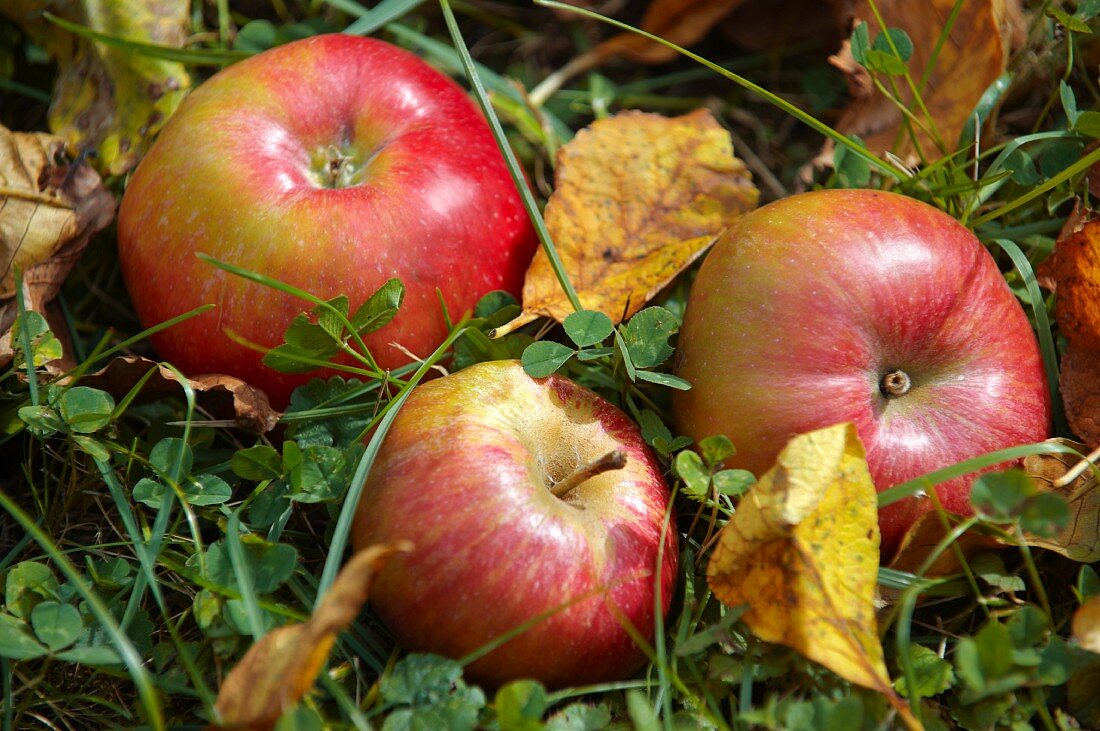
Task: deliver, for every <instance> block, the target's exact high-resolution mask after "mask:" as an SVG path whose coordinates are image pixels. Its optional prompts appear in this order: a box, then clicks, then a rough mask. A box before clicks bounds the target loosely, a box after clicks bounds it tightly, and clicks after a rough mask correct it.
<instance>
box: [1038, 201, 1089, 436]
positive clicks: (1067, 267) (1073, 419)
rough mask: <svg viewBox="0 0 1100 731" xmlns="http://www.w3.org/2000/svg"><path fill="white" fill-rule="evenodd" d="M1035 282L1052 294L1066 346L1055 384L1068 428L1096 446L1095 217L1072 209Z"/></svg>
mask: <svg viewBox="0 0 1100 731" xmlns="http://www.w3.org/2000/svg"><path fill="white" fill-rule="evenodd" d="M1037 273H1038V275H1039V281H1040V283H1042V285H1043V286H1044V287H1047V288H1048V289H1051V290H1053V291H1054V292H1056V293H1057V294H1058V301H1057V305H1056V309H1055V317H1056V319H1057V321H1058V328H1059V329H1060V330H1061V332H1062V334H1063V335H1065V336H1066V340H1067V343H1068V347H1067V348H1066V352H1065V354H1064V355H1063V357H1062V368H1061V375H1060V385H1061V391H1062V401H1063V402H1064V404H1065V409H1066V419H1067V421H1068V422H1069V426H1070V429H1072V430H1073V433H1074V434H1076V435H1077V436H1078V437H1079V438H1080V439H1081V440H1082V441H1084V442H1085V443H1086V444H1088V445H1089V447H1091V448H1095V447H1097V446H1098V445H1100V218H1096V217H1095V216H1094V214H1093V213H1092V212H1091V211H1088V210H1084V209H1080V208H1079V209H1077V210H1075V211H1074V213H1073V215H1072V216H1071V217H1070V219H1069V220H1068V221H1067V222H1066V225H1065V227H1063V229H1062V233H1061V235H1059V237H1058V241H1057V242H1056V243H1055V245H1054V252H1053V253H1052V254H1051V255H1050V256H1049V257H1047V259H1046V260H1045V261H1044V262H1043V263H1042V264H1041V265H1040V266H1039V269H1038V272H1037Z"/></svg>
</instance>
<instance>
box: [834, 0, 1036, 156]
mask: <svg viewBox="0 0 1100 731" xmlns="http://www.w3.org/2000/svg"><path fill="white" fill-rule="evenodd" d="M956 5H958V3H957V2H956V0H931V1H930V2H928V3H925V4H922V5H921V7H920V9H919V11H918V12H914V7H913V6H912V4H911V3H907V2H905V0H876V3H875V6H876V7H877V9H878V11H879V12H880V14H881V15H882V19H883V21H884V22H885V24H886V27H888V28H901V29H903V30H904V31H905V32H906V33H907V34H908V35H909V37H910V39H911V40H912V41H913V55H912V57H911V58H910V60H909V64H908V66H909V73H910V76H911V77H912V79H913V81H914V83H919V82H920V79H921V76H922V74H923V73H924V69H925V66H926V65H927V63H928V62H929V60H931V58H932V54H933V51H934V50H935V47H936V45H937V42H938V40H939V38H940V35H941V33H942V31H943V29H944V27H945V26H946V23H947V20H948V18H949V16H950V15H951V12H952V10H953V9H954V8H955V6H956ZM850 17H851V19H852V21H866V22H867V23H868V25H869V28H868V29H869V31H870V36H871V39H872V40H873V39H874V38H875V36H877V35H878V33H879V32H880V30H881V26H880V25H879V24H878V21H877V20H876V18H875V14H874V13H873V12H872V10H871V3H870V0H858V1H857V2H856V3H855V4H854V6H853V8H852V11H851V14H850ZM851 25H852V26H853V27H854V25H855V22H852V23H851ZM1022 28H1023V14H1022V11H1021V9H1020V2H1019V0H971V1H970V2H966V3H962V6H961V10H960V12H959V15H958V18H957V19H956V21H955V23H954V25H953V26H952V27H951V32H950V36H949V39H948V41H947V42H946V43H944V44H943V46H942V48H941V50H940V53H939V56H938V57H937V58H936V64H935V66H934V68H933V69H932V72H931V74H930V75H929V77H928V83H927V84H926V85H925V86H924V88H923V90H922V92H921V97H922V98H923V100H924V102H925V105H926V107H927V109H928V113H929V115H930V116H931V119H932V121H933V123H934V129H935V130H936V131H937V132H938V136H939V141H940V142H942V144H943V147H942V148H940V146H939V145H938V144H937V142H936V141H935V139H934V137H933V136H932V135H930V134H929V133H928V132H927V131H922V130H919V129H917V130H916V133H917V134H916V137H917V143H918V144H919V149H920V150H921V151H923V153H924V154H925V155H927V156H930V157H932V158H933V159H934V158H937V157H939V156H940V155H942V154H945V153H949V152H953V151H954V149H955V144H956V142H957V140H958V137H959V135H960V134H961V132H962V129H963V127H964V126H965V124H966V122H967V119H968V118H969V117H970V115H971V113H972V112H973V111H974V107H975V106H976V105H977V103H978V100H979V99H980V98H981V96H982V94H983V93H984V92H985V90H986V88H988V87H989V85H990V84H992V83H993V82H994V81H995V80H996V79H997V77H999V76H1000V75H1001V74H1002V73H1004V71H1005V66H1006V63H1007V60H1008V56H1009V51H1010V50H1011V47H1012V45H1013V44H1014V43H1016V42H1017V41H1018V39H1019V38H1020V33H1021V32H1022ZM830 61H831V62H832V63H833V64H834V65H835V66H837V68H839V69H840V70H841V71H843V72H844V73H845V74H847V75H848V77H849V80H850V84H849V88H850V91H852V95H853V99H852V102H851V104H850V105H849V106H848V108H847V109H846V110H845V111H844V113H843V115H842V116H841V118H840V120H838V122H837V124H836V127H837V129H838V130H840V131H841V132H843V133H845V134H854V135H858V136H860V137H861V138H862V139H863V141H864V142H865V143H866V144H867V147H868V149H870V150H871V151H872V152H874V153H881V152H884V151H887V150H889V151H893V152H894V153H896V154H898V155H899V156H900V157H902V159H904V160H905V161H906V162H915V161H917V160H919V155H916V154H915V148H914V146H913V142H912V140H911V139H910V138H909V137H908V135H903V137H902V139H901V141H900V143H899V144H898V145H897V147H895V143H896V142H897V140H898V133H899V130H901V129H902V123H903V116H902V112H901V110H899V109H898V107H897V106H896V105H895V104H894V102H892V101H891V100H890V99H888V98H887V97H886V96H884V95H883V94H881V93H879V92H878V91H877V90H876V89H874V88H873V87H872V86H870V83H869V82H870V79H869V78H865V77H866V74H867V72H866V70H865V69H864V68H863V67H862V66H860V65H859V64H857V63H856V62H855V60H854V59H853V58H852V55H851V47H850V44H848V43H847V42H846V43H845V44H844V46H843V47H842V49H841V51H840V52H839V53H838V54H836V55H835V56H833V57H831V58H830ZM959 69H966V73H959ZM886 86H887V88H890V87H889V83H888V82H886ZM898 88H899V91H900V96H901V99H902V101H903V102H904V103H905V104H906V106H907V107H908V108H910V109H911V110H913V112H914V113H915V114H916V115H917V118H918V119H920V120H921V121H922V122H925V123H927V120H925V119H924V118H923V117H924V115H923V114H922V112H921V111H920V109H919V107H917V106H916V105H915V103H914V101H913V95H912V93H911V91H910V90H909V88H908V85H907V84H906V83H905V82H904V81H901V80H900V79H899V80H898Z"/></svg>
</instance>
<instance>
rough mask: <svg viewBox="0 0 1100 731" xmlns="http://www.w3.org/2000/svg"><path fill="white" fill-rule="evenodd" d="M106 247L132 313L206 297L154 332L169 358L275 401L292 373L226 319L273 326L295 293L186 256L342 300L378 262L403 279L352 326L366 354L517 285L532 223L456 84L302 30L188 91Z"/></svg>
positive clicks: (252, 330) (369, 288) (433, 334)
mask: <svg viewBox="0 0 1100 731" xmlns="http://www.w3.org/2000/svg"><path fill="white" fill-rule="evenodd" d="M118 223H119V231H118V240H119V255H120V257H121V261H122V269H123V274H124V275H125V278H126V284H127V287H128V289H129V292H130V295H131V297H132V299H133V302H134V307H135V308H136V310H137V313H138V316H139V318H140V319H141V322H142V324H143V325H145V326H150V325H154V324H156V323H159V322H162V321H164V320H166V319H168V318H171V317H173V316H176V315H179V314H181V313H183V312H186V311H188V310H190V309H192V308H195V307H198V306H199V305H202V304H205V303H215V304H216V305H217V308H216V309H215V310H212V311H210V312H208V313H206V314H204V315H202V316H201V317H197V318H194V319H192V320H189V321H187V322H186V323H184V324H182V325H179V326H177V327H174V328H171V329H169V330H167V331H165V332H163V333H160V334H159V335H156V336H154V337H153V343H154V345H155V346H156V347H157V349H158V350H159V351H160V354H161V355H162V356H163V357H164V358H166V359H168V360H170V361H172V362H173V363H175V364H176V365H178V366H179V367H181V368H182V369H183V370H185V371H188V372H191V373H198V372H204V373H205V372H218V373H227V374H230V375H234V376H238V377H240V378H243V379H245V380H246V381H249V382H250V383H252V384H254V385H256V386H259V387H260V388H262V389H263V390H265V391H266V392H267V393H268V395H269V396H271V397H272V400H273V401H275V402H276V403H280V404H282V403H285V402H286V401H287V400H288V398H289V395H290V392H291V391H292V390H293V388H294V387H295V386H296V385H299V384H301V383H303V382H305V381H306V380H307V379H308V376H301V375H296V376H290V375H283V374H279V373H276V372H275V371H272V370H270V369H268V368H266V367H264V366H263V365H262V364H261V363H260V358H261V356H260V355H259V354H257V353H255V352H253V351H251V350H249V349H247V348H245V347H243V346H241V345H238V344H235V343H234V342H232V341H231V340H230V339H229V338H228V337H226V335H225V334H224V331H225V330H232V331H234V332H236V333H238V334H239V335H242V336H244V337H245V338H247V339H248V340H251V341H253V342H257V343H260V344H262V345H265V346H274V345H277V344H279V343H280V342H281V337H282V334H283V331H284V330H285V329H286V327H287V325H289V324H290V322H291V320H292V319H293V318H294V316H295V315H296V314H297V313H299V312H301V311H302V310H304V309H308V308H309V307H310V306H309V305H308V303H304V302H302V301H301V300H298V299H295V298H293V297H290V296H287V295H284V294H282V293H280V292H278V291H275V290H272V289H269V288H265V287H262V286H260V285H257V284H253V283H251V282H248V281H246V280H243V279H240V278H237V277H234V276H232V275H230V274H227V273H225V272H223V271H220V270H218V269H215V268H213V267H212V266H210V265H209V264H206V263H204V262H202V261H200V260H199V259H197V258H196V257H195V253H196V252H205V253H206V254H209V255H211V256H213V257H215V258H217V259H221V260H224V261H228V262H230V263H232V264H236V265H239V266H242V267H245V268H247V269H252V270H255V271H259V272H262V273H264V274H267V275H269V276H271V277H275V278H277V279H280V280H283V281H285V282H289V283H290V284H293V285H296V286H298V287H300V288H302V289H305V290H307V291H309V292H312V293H314V294H317V295H319V296H322V297H326V298H327V297H333V296H336V295H338V294H345V295H348V296H349V297H350V298H351V302H352V308H354V307H356V306H358V304H359V302H361V301H362V300H364V299H365V298H366V297H368V296H369V295H370V294H371V293H372V292H374V291H375V290H376V289H377V288H378V287H379V286H381V285H382V284H383V283H385V282H386V281H387V280H388V279H390V278H391V277H399V278H400V279H401V280H402V281H403V282H404V284H405V286H406V288H407V292H406V296H405V303H404V306H403V307H402V308H401V311H400V313H399V314H398V315H397V318H396V319H395V320H394V322H393V323H392V324H390V325H389V326H387V327H386V328H385V329H383V330H381V331H380V332H378V333H375V334H373V335H371V336H369V337H367V338H366V342H367V345H368V346H369V347H371V349H372V351H373V353H374V355H375V356H376V358H377V360H378V362H379V364H380V365H381V366H382V367H383V368H392V367H395V366H398V365H400V364H402V363H405V362H408V357H407V356H406V355H403V354H402V353H401V352H400V351H399V350H398V349H396V348H394V347H393V346H392V345H391V343H395V342H396V343H398V344H400V345H402V346H404V347H405V348H408V349H409V350H410V351H412V352H413V353H415V354H416V355H419V356H421V357H423V356H426V355H428V354H429V353H430V352H431V351H432V350H433V349H434V348H435V347H436V346H437V345H438V343H439V342H440V341H441V340H442V339H443V337H444V336H445V335H446V327H445V323H444V318H443V316H442V314H441V311H440V306H439V300H438V298H437V296H436V289H437V288H438V289H439V290H440V292H442V296H443V299H444V300H445V302H446V303H447V306H448V308H449V309H450V312H451V313H452V315H458V314H461V313H462V312H463V311H464V310H467V309H469V308H471V307H472V306H473V305H474V304H475V303H476V302H477V300H478V298H480V297H481V296H482V295H483V294H485V293H486V292H489V291H491V290H494V289H506V290H509V291H511V292H512V293H515V294H518V292H519V290H520V288H521V286H522V282H523V275H524V271H525V270H526V267H527V264H528V262H529V261H530V258H531V256H532V254H533V253H534V248H535V246H536V238H535V234H534V231H533V229H532V227H531V225H530V222H529V221H528V219H527V216H526V214H525V212H524V210H523V208H522V205H521V203H520V198H519V195H518V194H517V192H516V190H515V187H514V185H513V183H512V180H511V178H510V177H509V174H508V171H507V169H506V167H505V164H504V160H503V158H502V156H501V154H500V152H499V150H498V149H497V147H496V144H495V143H494V141H493V138H492V135H491V133H490V131H489V128H488V125H487V124H486V122H485V120H484V118H483V117H482V116H481V114H480V112H479V111H478V110H477V109H476V108H475V106H474V105H473V103H472V102H471V101H470V99H469V98H468V97H467V96H466V94H465V92H464V91H463V90H462V89H461V88H460V87H459V86H458V85H456V84H455V83H454V82H452V81H451V80H450V79H448V78H447V77H445V76H444V75H442V74H441V73H439V72H438V71H436V70H435V69H433V68H431V67H430V66H428V65H427V64H426V63H424V62H423V61H421V60H420V59H419V58H417V57H416V56H414V55H412V54H410V53H408V52H406V51H403V50H401V49H399V48H396V47H394V46H391V45H389V44H387V43H383V42H382V41H377V40H371V39H366V38H356V37H353V36H347V35H328V36H317V37H314V38H309V39H306V40H302V41H297V42H295V43H290V44H287V45H285V46H281V47H278V48H275V49H272V50H270V51H267V52H264V53H261V54H259V55H257V56H254V57H252V58H249V59H247V60H245V61H241V62H240V63H237V64H234V65H233V66H230V67H228V68H226V69H225V70H223V71H221V72H219V73H218V74H216V75H214V76H213V77H212V78H211V79H210V80H208V81H207V82H206V83H204V84H202V86H201V87H200V88H198V89H197V90H196V91H195V92H194V93H192V94H191V95H190V96H189V97H188V98H187V99H186V100H185V101H184V103H183V104H182V105H181V106H180V108H179V110H178V111H177V112H176V113H175V114H174V115H173V117H172V119H171V120H170V121H169V122H168V124H167V125H165V127H164V129H163V130H162V131H161V133H160V137H159V139H158V140H157V142H156V144H155V145H154V146H153V147H152V149H151V150H150V151H149V154H148V155H146V157H145V159H144V160H143V161H142V163H141V165H140V166H139V167H138V169H137V170H136V171H135V173H134V175H133V177H132V178H131V179H130V181H129V184H128V186H127V188H126V194H125V197H124V198H123V201H122V206H121V209H120V211H119V218H118Z"/></svg>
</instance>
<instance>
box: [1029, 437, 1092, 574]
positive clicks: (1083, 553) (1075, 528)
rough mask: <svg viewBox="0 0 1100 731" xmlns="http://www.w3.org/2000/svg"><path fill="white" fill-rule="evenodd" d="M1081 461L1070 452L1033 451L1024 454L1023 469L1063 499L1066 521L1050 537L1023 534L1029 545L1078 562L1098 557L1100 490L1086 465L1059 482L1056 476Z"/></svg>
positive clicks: (1082, 447)
mask: <svg viewBox="0 0 1100 731" xmlns="http://www.w3.org/2000/svg"><path fill="white" fill-rule="evenodd" d="M1051 441H1054V442H1059V443H1062V444H1069V445H1070V446H1073V447H1075V448H1077V450H1078V451H1080V452H1085V451H1087V449H1086V447H1085V445H1083V444H1076V443H1074V442H1070V441H1069V440H1065V439H1053V440H1051ZM1080 461H1081V459H1080V458H1079V457H1077V456H1076V455H1073V454H1066V453H1062V452H1059V453H1056V454H1033V455H1030V456H1028V457H1025V458H1024V471H1025V472H1027V474H1028V475H1030V476H1031V478H1032V479H1033V480H1034V481H1035V485H1036V487H1038V488H1039V489H1040V490H1043V491H1045V492H1054V493H1057V494H1059V495H1061V496H1062V497H1064V498H1065V499H1066V502H1067V503H1068V505H1069V512H1070V521H1069V523H1068V524H1067V525H1066V527H1065V528H1063V529H1062V530H1061V531H1060V532H1059V533H1058V535H1056V536H1053V537H1051V538H1046V537H1043V536H1036V535H1031V534H1028V533H1025V534H1024V539H1025V540H1026V541H1027V543H1028V545H1030V546H1037V547H1039V548H1046V549H1048V550H1051V551H1056V552H1057V553H1060V554H1062V555H1063V556H1065V557H1066V558H1069V559H1072V560H1074V561H1079V562H1081V563H1093V562H1095V561H1100V490H1097V479H1096V474H1095V473H1094V472H1093V471H1092V470H1091V469H1086V470H1085V471H1084V472H1083V473H1082V474H1081V475H1080V476H1078V477H1077V478H1075V479H1073V480H1072V481H1070V482H1069V483H1068V484H1065V485H1061V484H1060V480H1061V479H1062V478H1063V477H1064V476H1065V475H1066V473H1067V472H1068V471H1069V470H1071V469H1073V468H1074V467H1076V466H1077V465H1078V463H1079V462H1080Z"/></svg>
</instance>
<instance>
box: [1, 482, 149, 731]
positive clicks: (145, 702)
mask: <svg viewBox="0 0 1100 731" xmlns="http://www.w3.org/2000/svg"><path fill="white" fill-rule="evenodd" d="M0 508H3V509H4V510H5V511H7V513H8V514H9V515H11V516H12V517H13V518H15V520H16V522H17V523H19V524H20V525H21V526H23V530H25V531H26V532H27V534H28V535H30V536H31V538H32V539H33V540H34V541H35V543H37V544H38V545H39V546H40V547H41V548H42V550H43V551H44V552H45V553H46V555H47V556H49V557H50V559H51V560H52V561H53V562H54V565H56V566H57V568H58V569H59V570H60V571H61V573H63V574H64V575H65V577H66V578H67V579H68V580H69V581H70V582H72V585H73V587H74V588H75V589H76V592H77V594H79V595H80V597H81V599H83V600H84V601H85V602H87V604H88V609H90V610H91V612H92V614H93V615H94V616H95V618H96V621H98V622H99V624H100V626H102V627H103V629H104V631H105V633H106V635H107V638H108V639H109V640H110V641H111V644H112V645H113V646H114V648H115V650H116V651H117V652H118V655H119V657H121V658H122V662H123V663H124V664H125V665H126V669H127V671H129V673H130V678H131V680H133V681H134V685H135V686H136V687H137V692H138V698H139V699H140V702H141V707H142V709H143V710H144V712H145V718H146V720H147V721H148V722H149V725H150V726H152V727H153V728H154V729H158V730H159V729H164V728H165V725H164V717H163V715H162V714H161V710H160V701H159V699H158V697H157V693H156V689H155V688H154V687H153V681H152V679H151V678H150V677H149V673H148V672H147V671H146V670H145V667H144V665H143V662H144V661H143V660H142V657H141V655H140V654H138V651H137V649H136V648H135V647H134V645H133V643H132V642H130V638H129V637H127V636H126V634H125V633H124V632H123V631H122V629H121V627H119V624H118V622H116V621H115V618H114V616H113V615H112V614H111V610H110V609H108V608H107V605H106V604H105V603H104V602H103V600H102V599H100V597H99V594H97V593H96V592H95V590H94V589H92V587H91V586H90V585H89V584H88V582H87V581H86V580H85V578H84V576H83V574H81V573H80V571H78V570H77V568H76V566H74V565H73V564H72V562H71V561H69V558H68V556H66V555H65V553H64V552H63V551H62V550H61V549H60V548H58V547H57V545H56V544H54V542H53V541H52V540H51V539H50V537H49V536H48V535H46V534H45V533H44V532H43V531H42V529H41V528H39V527H38V525H37V524H35V522H34V521H33V520H32V519H31V517H30V516H29V515H27V514H26V513H24V512H23V510H22V509H21V508H20V507H19V506H18V505H16V504H15V502H14V501H12V499H11V498H9V497H8V496H7V493H5V492H4V491H3V490H0Z"/></svg>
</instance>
